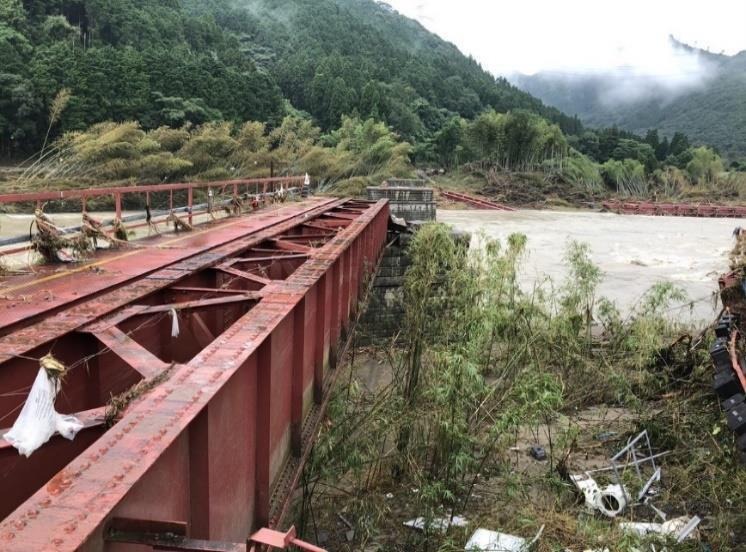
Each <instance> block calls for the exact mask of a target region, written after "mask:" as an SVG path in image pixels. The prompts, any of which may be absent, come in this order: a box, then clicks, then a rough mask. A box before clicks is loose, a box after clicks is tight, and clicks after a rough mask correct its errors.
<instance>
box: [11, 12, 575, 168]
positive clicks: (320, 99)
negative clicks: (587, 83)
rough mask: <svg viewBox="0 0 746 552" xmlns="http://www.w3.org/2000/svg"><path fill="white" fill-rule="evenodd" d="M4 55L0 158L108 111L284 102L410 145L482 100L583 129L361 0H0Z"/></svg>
mask: <svg viewBox="0 0 746 552" xmlns="http://www.w3.org/2000/svg"><path fill="white" fill-rule="evenodd" d="M0 59H2V60H3V64H2V67H1V68H0V155H13V156H17V155H19V154H23V153H25V154H29V153H32V152H34V151H37V150H39V149H40V148H41V147H42V144H43V143H44V142H45V136H47V135H48V134H51V135H52V136H57V135H59V134H60V133H62V132H64V131H70V130H75V131H81V130H84V129H86V128H87V127H88V126H90V125H93V124H96V123H100V122H103V121H115V122H123V121H137V122H139V123H140V125H141V126H142V128H144V129H146V130H149V129H154V128H158V127H160V126H163V125H167V126H171V127H181V126H183V125H184V124H194V125H199V124H203V123H206V122H209V121H219V120H225V121H232V122H243V121H248V120H258V121H262V122H265V123H267V124H268V125H269V126H270V127H271V128H273V127H275V126H276V125H279V123H280V122H281V121H282V119H283V117H284V116H285V115H286V114H290V112H291V111H292V110H293V109H299V110H302V111H304V112H306V113H307V114H310V116H312V117H313V119H314V121H315V123H316V124H317V125H318V126H320V128H321V129H322V130H323V131H324V132H330V131H332V130H334V129H336V128H337V127H339V125H340V124H341V118H342V116H345V115H346V116H355V115H357V116H359V117H361V118H362V119H368V118H373V119H376V120H379V121H382V122H385V123H386V124H388V125H389V126H390V127H391V128H393V129H394V130H395V131H396V132H397V133H398V134H399V135H400V136H401V137H402V138H403V139H404V140H405V141H409V142H410V143H412V144H414V143H416V142H420V141H422V140H423V139H424V138H425V137H427V136H429V135H430V134H431V133H433V132H435V131H437V130H439V129H440V128H441V126H442V125H443V123H444V122H445V121H446V120H448V118H449V117H451V116H453V115H458V116H462V117H466V118H471V117H474V116H475V115H477V114H478V113H480V112H481V111H482V110H484V109H485V108H493V109H496V110H498V111H506V110H508V109H512V108H527V109H531V110H532V111H535V112H537V113H540V114H542V115H544V116H546V117H549V118H550V119H551V120H553V121H555V122H559V123H561V124H562V126H563V128H564V129H565V130H573V129H574V128H576V127H578V124H577V121H576V120H574V119H571V118H568V117H565V116H564V115H562V114H561V113H560V112H559V111H557V110H555V109H550V108H546V107H545V106H543V105H542V104H541V102H539V101H538V100H536V99H535V98H533V97H531V96H530V95H528V94H526V93H524V92H521V91H519V90H518V89H516V88H514V87H513V86H511V85H509V84H508V83H507V82H506V81H505V80H500V79H499V80H495V79H494V78H493V77H492V76H490V75H489V74H488V73H487V72H485V71H484V70H482V69H481V68H480V67H479V65H478V64H477V63H476V62H475V61H474V60H472V59H468V58H466V57H464V56H463V55H462V54H461V53H460V52H459V51H458V50H457V49H456V48H455V47H454V46H453V45H451V44H448V43H446V42H444V41H442V40H440V39H439V38H437V37H436V36H434V35H432V34H430V33H429V32H427V31H426V30H425V29H424V28H423V27H421V26H420V25H419V24H417V23H415V22H413V21H411V20H408V19H406V18H404V17H402V16H400V15H398V14H397V13H395V12H393V11H392V10H391V9H390V8H388V7H387V6H386V5H383V4H379V3H375V2H372V1H370V0H354V1H348V0H345V1H342V0H294V1H292V2H277V1H274V0H245V1H234V0H208V1H202V0H200V1H196V0H185V1H184V2H177V1H175V0H174V1H168V2H159V3H153V2H145V1H143V0H128V1H125V2H121V1H113V0H26V1H24V2H21V0H2V3H1V4H0ZM63 90H64V91H65V93H64V95H63V96H60V93H61V91H63ZM63 98H64V101H61V100H62V99H63ZM55 100H57V101H55ZM290 105H292V108H291V107H289V106H290ZM50 113H51V114H53V116H50Z"/></svg>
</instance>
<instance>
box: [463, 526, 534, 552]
mask: <svg viewBox="0 0 746 552" xmlns="http://www.w3.org/2000/svg"><path fill="white" fill-rule="evenodd" d="M466 550H467V552H476V551H477V550H482V551H486V550H489V551H490V552H524V550H526V539H524V538H522V537H516V536H514V535H508V534H507V533H498V532H497V531H490V530H488V529H477V530H476V531H475V532H474V534H473V535H472V536H471V538H470V539H469V541H468V542H467V543H466Z"/></svg>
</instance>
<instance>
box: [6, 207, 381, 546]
mask: <svg viewBox="0 0 746 552" xmlns="http://www.w3.org/2000/svg"><path fill="white" fill-rule="evenodd" d="M342 210H344V211H342ZM350 210H351V211H356V212H357V213H358V216H357V217H356V218H354V219H352V218H350V219H347V220H342V219H339V218H338V217H335V216H333V215H334V214H335V213H336V212H339V211H342V212H348V211H350ZM308 222H310V223H311V224H313V225H314V226H322V227H324V228H325V230H328V231H333V233H334V237H333V238H331V239H329V240H328V241H326V242H325V243H321V244H318V247H309V246H308V245H307V244H308V242H307V241H306V240H299V241H298V242H297V243H299V244H302V245H304V246H306V247H309V250H308V251H307V253H306V254H304V255H292V256H293V257H294V258H293V259H286V258H285V256H286V254H285V253H283V254H279V255H278V256H277V259H276V261H275V262H274V263H272V265H270V266H269V267H267V266H266V262H265V261H261V262H260V263H256V264H257V266H259V267H260V268H261V269H262V270H263V271H264V272H265V275H264V277H263V280H262V281H263V282H266V285H265V284H262V283H258V282H257V281H256V280H254V279H252V278H244V277H243V276H242V270H254V269H252V268H251V266H249V265H250V263H251V260H252V259H251V256H252V253H251V251H252V248H254V247H257V246H260V248H262V249H263V248H264V246H262V243H265V242H267V243H269V244H275V243H276V242H272V241H271V240H272V239H276V240H279V241H281V242H289V241H290V242H292V240H293V239H294V238H293V236H298V235H303V234H310V233H314V234H318V229H315V228H314V227H313V226H308V225H307V224H306V223H308ZM387 225H388V205H387V204H386V202H385V201H382V202H379V203H375V204H373V203H362V202H344V201H332V202H328V203H325V204H323V205H322V206H320V207H318V208H317V210H315V211H311V214H310V215H309V212H308V210H306V212H305V213H303V214H299V215H298V216H297V217H294V218H291V219H290V220H287V221H285V222H283V223H280V224H274V225H270V227H269V228H268V229H267V230H258V231H254V232H253V233H251V234H249V235H248V236H246V237H245V238H237V239H234V240H233V241H229V242H228V243H224V244H222V245H220V246H218V247H213V248H211V249H209V250H208V251H207V252H205V253H202V254H195V255H193V256H192V257H188V258H186V259H183V260H177V261H176V262H172V264H169V265H167V266H165V267H163V268H161V269H160V270H158V271H156V272H151V273H148V274H149V275H148V276H147V277H145V278H141V279H138V280H135V281H133V282H130V283H128V284H126V285H123V286H121V287H118V288H116V289H113V290H111V291H106V292H105V293H103V294H101V293H99V294H98V295H95V296H94V297H93V298H92V299H90V300H87V301H83V302H79V303H75V304H73V305H72V306H69V307H66V308H64V309H63V310H62V311H54V315H50V316H46V317H44V316H43V317H42V318H41V320H40V321H38V322H34V323H33V324H31V325H28V326H25V327H23V328H21V329H19V330H17V331H12V330H13V325H12V324H6V326H7V327H9V328H10V330H11V331H10V333H9V334H7V335H5V336H4V337H2V338H0V351H3V353H4V354H5V356H4V358H5V359H6V360H5V362H3V364H2V365H1V366H0V378H2V377H3V376H4V375H5V374H6V373H8V374H15V377H16V379H18V378H20V377H21V375H22V374H25V373H28V372H33V366H34V361H33V359H34V358H39V357H40V356H41V355H42V354H45V353H46V352H48V351H49V350H53V352H54V354H55V355H56V356H57V358H58V359H60V360H61V361H63V362H64V363H65V364H66V365H67V366H68V367H70V366H74V367H76V368H75V369H69V371H68V377H67V378H66V379H65V382H64V383H63V393H61V395H60V397H61V398H63V399H64V400H63V401H62V402H63V403H65V404H66V405H67V407H68V409H64V408H62V407H60V401H59V400H58V405H57V406H58V410H61V411H63V412H79V411H82V410H86V408H83V406H86V405H91V404H93V405H95V406H97V407H101V406H104V404H103V403H105V402H106V401H107V399H108V397H109V395H110V394H117V393H118V392H122V391H125V390H127V389H130V388H132V386H133V385H135V384H136V383H137V382H138V381H143V376H142V375H141V374H144V373H148V374H150V375H151V378H150V379H154V380H155V382H154V384H153V388H152V389H145V390H143V392H142V394H140V395H138V396H135V397H133V398H132V402H131V403H129V404H128V406H127V407H126V408H124V409H123V411H120V412H116V413H115V414H116V415H115V416H114V417H113V418H112V420H114V421H116V423H114V424H113V425H112V426H111V427H110V428H109V429H106V430H105V428H101V427H99V429H98V432H94V431H93V430H89V431H88V432H84V433H81V434H79V435H78V436H77V437H76V438H75V440H74V441H72V442H70V441H64V440H62V439H60V438H57V437H55V438H53V439H52V442H50V443H48V444H47V445H45V446H43V447H42V448H41V449H40V450H39V451H37V452H36V453H34V455H32V456H31V458H30V459H28V460H27V459H25V458H19V457H17V456H16V457H15V458H14V459H11V460H12V461H15V462H23V463H24V464H22V465H24V466H30V467H33V466H34V458H35V455H37V454H38V455H40V456H39V458H40V459H42V460H43V462H42V465H43V466H46V472H45V471H44V470H42V469H39V470H26V472H24V477H26V478H27V479H26V483H27V484H26V485H25V486H23V485H20V484H19V487H22V488H19V489H17V490H16V491H15V494H13V493H10V494H9V495H8V494H4V497H3V503H2V504H0V506H4V507H5V508H6V512H5V513H3V515H7V514H8V513H9V511H8V510H7V507H8V504H9V501H13V500H15V501H16V502H15V503H12V508H15V510H14V511H13V512H12V513H10V515H8V517H7V518H6V519H5V520H4V521H3V522H2V523H1V524H0V548H1V549H3V550H9V551H11V550H101V549H103V548H104V547H105V548H106V549H107V550H114V551H116V550H130V549H137V548H132V547H131V545H128V544H122V543H108V544H106V546H105V545H104V541H105V538H106V528H107V524H108V523H109V522H110V521H111V520H113V519H115V518H136V519H144V520H149V521H151V522H153V523H161V522H164V523H165V522H175V523H182V524H185V525H186V535H185V536H186V537H188V538H189V539H193V540H195V541H198V540H205V541H216V542H246V539H247V538H248V535H250V534H251V532H252V531H253V530H255V529H258V528H261V527H265V526H267V525H268V524H269V522H270V512H271V509H272V505H271V497H273V491H276V490H277V488H278V487H279V482H278V478H279V475H280V473H282V472H283V471H284V466H287V465H290V464H292V465H293V467H294V469H296V470H297V469H300V468H301V467H302V462H299V461H298V460H299V459H301V458H304V457H305V454H304V452H305V451H303V450H302V449H301V447H296V446H293V445H294V444H298V443H302V442H303V439H302V437H301V435H300V434H301V432H302V429H303V425H304V423H303V422H304V420H305V419H307V418H308V416H309V413H310V412H311V411H312V410H313V409H314V408H315V406H314V405H319V404H321V403H322V402H323V401H324V398H325V397H324V391H325V390H326V391H327V392H328V387H326V386H325V382H327V381H328V380H329V378H330V377H331V374H333V372H331V373H330V372H329V370H330V369H331V368H333V366H334V365H335V361H336V355H337V347H338V343H339V341H340V337H341V336H342V335H343V334H344V333H345V329H346V328H347V325H348V324H349V321H350V319H351V317H352V315H353V314H354V313H355V311H356V308H357V301H358V297H359V294H360V290H361V287H362V282H363V281H364V280H365V278H364V277H363V276H364V273H365V272H366V271H369V270H371V269H372V267H373V266H374V265H375V262H376V260H377V258H378V256H379V254H380V252H381V250H382V248H383V246H384V242H385V238H386V229H387ZM332 229H333V230H332ZM261 255H262V256H263V257H265V256H266V255H265V254H264V253H261ZM231 257H236V258H239V259H241V261H240V263H239V264H241V265H242V266H241V270H237V271H236V272H238V274H226V273H224V272H221V271H218V270H215V269H214V268H212V267H214V266H216V265H218V264H220V263H224V262H226V261H228V260H229V259H230V258H231ZM131 262H132V263H133V264H134V263H135V262H136V259H132V261H131ZM201 290H208V291H205V292H203V291H201ZM211 290H214V291H215V292H216V294H217V293H218V292H224V291H226V290H238V291H245V292H252V293H259V294H260V295H261V298H259V299H258V300H255V299H257V296H256V295H250V296H247V297H250V298H251V300H246V301H240V300H235V301H232V300H230V301H212V300H211V299H214V298H215V296H211ZM185 294H186V295H185ZM208 299H210V300H208ZM177 303H183V304H184V305H183V306H184V308H183V310H182V311H180V312H179V313H178V316H179V319H180V321H181V325H182V333H181V334H180V335H179V336H178V337H172V335H171V333H170V327H171V322H172V319H171V316H172V315H170V314H169V313H168V312H163V310H164V309H160V308H158V306H164V305H171V306H173V305H174V304H177ZM122 313H124V314H122ZM42 314H44V313H43V312H42ZM114 328H115V329H116V331H117V333H115V334H112V336H113V337H112V338H109V339H110V343H111V345H112V347H107V346H105V345H104V344H103V343H102V341H101V339H100V337H101V336H102V335H104V334H107V332H110V331H111V330H112V329H114ZM205 332H206V333H207V335H209V336H211V337H213V339H212V341H211V342H208V343H207V344H206V346H203V345H204V340H200V339H198V337H197V334H199V333H201V335H202V336H205ZM117 335H118V336H119V338H117V337H116V336H117ZM111 339H114V340H115V342H111ZM117 340H118V341H117ZM201 342H202V343H201ZM24 343H25V346H24ZM118 349H122V350H121V351H119V350H118ZM117 353H120V356H118V355H117ZM0 358H2V357H0ZM154 363H155V365H158V364H161V365H162V366H161V368H160V370H158V372H157V374H154V373H153V372H154V371H153V370H152V369H149V367H148V366H149V365H153V364H154ZM164 365H165V366H167V368H164V367H163V366H164ZM21 379H22V378H21ZM161 379H162V380H163V381H161ZM19 381H20V380H19ZM25 381H28V377H26V379H25ZM6 383H8V381H7V380H6ZM7 388H9V387H8V386H7V385H5V384H3V385H2V386H0V389H7ZM18 400H19V399H18V398H17V397H16V398H15V403H16V404H18ZM11 406H13V404H12V403H10V404H6V406H5V408H4V410H3V411H1V412H0V416H1V415H2V414H3V413H4V414H6V415H7V413H8V412H9V407H11ZM104 430H105V432H104ZM86 435H88V436H89V437H88V438H87V440H86V439H81V438H82V437H85V436H86ZM50 446H55V447H61V448H62V451H63V452H66V455H65V454H58V455H57V456H56V457H52V458H50V457H49V456H48V455H44V454H43V453H44V451H45V450H46V448H47V447H50ZM5 450H8V449H5ZM10 450H12V449H10ZM294 457H296V458H295V460H294ZM0 461H2V457H1V456H0ZM6 461H7V459H6ZM296 464H297V465H296ZM55 465H56V466H58V467H57V469H58V470H59V471H57V473H56V475H55V474H54V472H52V474H49V469H50V466H55ZM52 475H53V477H51V476H52ZM50 477H51V479H50ZM34 478H35V479H34ZM31 479H33V480H34V481H33V483H34V484H35V485H36V489H38V490H36V491H35V492H34V490H35V489H32V488H29V487H30V483H29V481H30V480H31ZM13 483H14V481H12V480H11V485H12V484H13ZM32 492H33V495H31V496H30V498H28V499H27V500H25V502H23V503H20V502H18V499H19V498H20V499H22V498H23V496H24V494H26V496H28V495H30V494H31V493H32ZM11 495H12V496H11ZM6 497H8V498H7V499H6ZM13 497H15V498H13ZM273 498H274V500H284V498H285V497H284V496H276V495H275V496H274V497H273Z"/></svg>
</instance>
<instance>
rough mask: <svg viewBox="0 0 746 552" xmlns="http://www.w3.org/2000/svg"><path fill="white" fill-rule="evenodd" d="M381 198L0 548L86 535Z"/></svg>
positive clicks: (133, 412) (175, 379) (142, 409)
mask: <svg viewBox="0 0 746 552" xmlns="http://www.w3.org/2000/svg"><path fill="white" fill-rule="evenodd" d="M385 206H386V201H385V200H382V201H381V202H379V203H377V204H375V205H373V206H371V208H370V209H369V210H368V211H366V212H365V213H363V214H362V215H361V217H360V218H359V219H358V220H356V221H353V222H352V223H351V224H350V225H349V226H348V227H347V228H345V229H343V230H341V231H340V233H339V234H338V236H337V237H336V238H335V239H334V240H332V242H330V243H328V244H326V245H325V246H324V247H323V248H321V249H320V250H318V251H317V252H316V254H315V255H314V257H313V259H312V260H311V261H309V262H308V263H307V264H306V265H304V266H302V267H300V268H299V269H298V270H297V271H296V272H295V273H294V274H293V276H292V277H291V278H290V279H289V280H288V281H286V282H274V283H273V284H272V286H268V287H273V288H274V289H273V290H272V292H273V293H274V294H275V295H276V296H277V299H275V300H272V294H268V297H266V298H265V299H264V300H263V301H262V302H261V303H260V304H259V305H258V306H257V307H256V308H255V309H254V310H252V311H251V312H249V313H248V314H246V315H245V316H244V317H243V318H241V319H240V320H239V321H238V322H236V323H235V324H234V325H233V326H232V327H231V328H230V329H228V330H227V331H226V332H224V334H223V335H222V336H221V337H220V338H219V339H218V340H217V342H216V343H213V344H212V345H211V346H210V347H208V348H207V349H205V350H204V351H203V352H202V353H200V354H199V355H197V356H196V357H195V358H194V359H192V361H191V362H189V363H188V364H186V365H177V366H176V367H175V368H174V372H173V373H172V375H171V377H170V378H169V380H168V381H167V382H166V383H164V384H162V385H161V386H159V387H157V388H156V389H154V390H153V391H152V392H150V393H148V394H147V395H146V396H145V397H144V398H143V399H142V400H141V401H140V402H138V403H137V404H136V405H134V406H133V407H132V408H131V409H130V410H128V411H127V412H126V413H125V415H124V416H123V418H122V419H121V421H120V422H119V423H118V424H117V426H115V427H114V428H112V429H111V430H110V431H109V432H107V433H106V434H105V435H104V436H102V437H101V438H100V439H99V441H98V442H97V443H95V444H94V445H93V446H91V447H90V448H89V450H88V451H87V452H85V453H84V454H83V455H81V456H79V457H78V458H76V459H75V460H74V461H73V462H71V463H70V464H69V465H68V466H67V467H66V468H65V469H63V470H62V471H61V472H60V473H59V474H58V475H57V476H55V478H53V480H52V481H50V483H49V484H48V485H47V486H45V487H44V488H42V489H41V490H39V491H38V492H37V493H35V494H34V496H32V497H31V498H30V499H29V500H28V501H27V502H26V503H25V504H23V505H21V506H20V507H19V508H18V509H17V510H16V511H15V512H14V513H13V514H11V515H10V516H9V517H8V518H6V520H4V521H3V522H2V523H1V524H0V541H2V542H4V545H5V547H6V548H7V550H28V549H29V547H31V548H32V549H35V547H36V548H38V549H44V548H47V547H50V548H52V549H55V550H74V549H77V548H78V547H79V546H81V545H82V544H83V543H85V542H86V541H87V540H88V539H89V538H91V537H93V535H94V533H95V532H96V531H97V528H101V527H102V526H103V524H104V523H105V520H106V518H107V517H108V515H109V513H110V512H112V511H113V509H114V507H115V506H116V505H117V504H119V503H120V501H121V500H122V499H123V498H124V497H125V496H126V494H127V493H128V492H129V490H130V489H131V488H132V486H133V485H135V483H137V482H138V481H139V480H140V479H141V478H142V477H143V476H144V475H145V473H146V472H147V471H148V470H149V469H150V468H151V467H152V466H153V465H154V464H155V462H156V461H157V460H158V459H159V458H160V457H161V456H162V455H163V454H164V452H165V451H166V450H167V449H168V448H169V447H170V446H171V445H172V444H173V443H174V442H175V440H176V439H177V438H178V437H179V435H181V433H182V432H183V431H184V430H185V429H186V428H187V427H188V426H189V424H190V423H191V422H192V421H193V420H194V419H195V418H196V416H197V415H198V414H199V412H200V411H201V410H202V409H203V408H204V407H205V406H206V405H207V404H208V403H209V402H210V400H211V399H212V398H213V397H214V396H215V395H216V394H217V393H218V392H219V391H220V390H221V389H222V388H223V387H224V386H225V385H226V383H227V382H228V380H229V379H230V378H231V377H232V376H233V375H234V374H235V373H236V371H237V370H238V368H239V367H240V366H241V365H242V363H244V362H246V361H247V360H248V359H249V357H250V356H251V355H253V354H255V353H256V352H257V350H258V348H259V346H260V344H261V343H262V342H264V340H265V339H266V338H267V337H268V336H269V335H270V333H271V332H272V331H273V330H274V328H275V327H276V326H277V324H279V323H280V322H281V321H282V320H283V319H284V318H285V317H286V316H288V315H289V314H290V313H291V312H292V310H293V309H294V308H295V307H296V306H297V304H298V303H299V301H300V300H302V298H303V297H304V291H303V290H304V289H305V290H307V289H308V288H309V287H310V285H313V284H314V283H316V282H317V281H318V279H319V278H321V277H322V276H323V275H324V274H325V273H326V272H327V270H329V268H330V267H331V266H332V265H333V264H334V262H335V261H336V259H337V258H339V257H340V255H341V254H342V253H343V252H344V251H345V250H346V249H347V247H349V246H350V245H351V244H352V243H353V241H354V239H355V238H356V237H357V236H358V235H359V234H360V233H361V232H362V231H363V230H364V229H365V228H366V226H367V225H368V224H370V223H371V222H372V221H373V220H374V219H375V217H376V216H378V215H379V213H380V212H381V210H383V209H384V207H385ZM312 261H315V262H312ZM215 367H219V369H216V368H215ZM146 420H147V423H144V422H145V421H146ZM63 504H64V506H62V505H63Z"/></svg>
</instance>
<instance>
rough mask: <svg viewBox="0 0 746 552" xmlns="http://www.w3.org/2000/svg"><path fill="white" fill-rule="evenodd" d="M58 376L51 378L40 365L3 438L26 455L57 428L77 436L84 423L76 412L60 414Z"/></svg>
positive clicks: (72, 436)
mask: <svg viewBox="0 0 746 552" xmlns="http://www.w3.org/2000/svg"><path fill="white" fill-rule="evenodd" d="M57 381H58V380H56V379H53V378H50V377H49V376H48V375H47V371H46V370H45V369H44V368H39V373H38V374H36V379H35V380H34V384H33V385H32V386H31V391H30V392H29V395H28V398H27V399H26V403H25V404H24V405H23V408H22V409H21V413H20V414H19V416H18V419H16V421H15V423H14V424H13V427H12V428H11V429H10V431H8V432H7V433H6V434H5V435H3V438H4V439H5V440H6V441H7V442H8V443H10V444H11V445H13V446H14V447H15V448H16V449H17V450H18V452H19V454H22V455H23V456H25V457H27V458H28V457H29V456H31V454H32V453H33V452H34V451H35V450H36V449H38V448H39V447H40V446H42V445H43V444H44V443H46V442H47V441H49V439H50V438H51V437H52V435H54V434H55V432H57V433H59V434H60V435H62V436H63V437H64V438H65V439H69V440H71V441H72V440H73V439H74V438H75V436H76V435H77V434H78V431H80V430H81V429H83V424H82V423H81V422H80V420H78V419H77V418H75V417H74V416H65V415H62V414H58V413H57V411H56V410H55V409H54V400H55V398H56V397H57V392H58V391H59V385H58V383H57Z"/></svg>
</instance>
